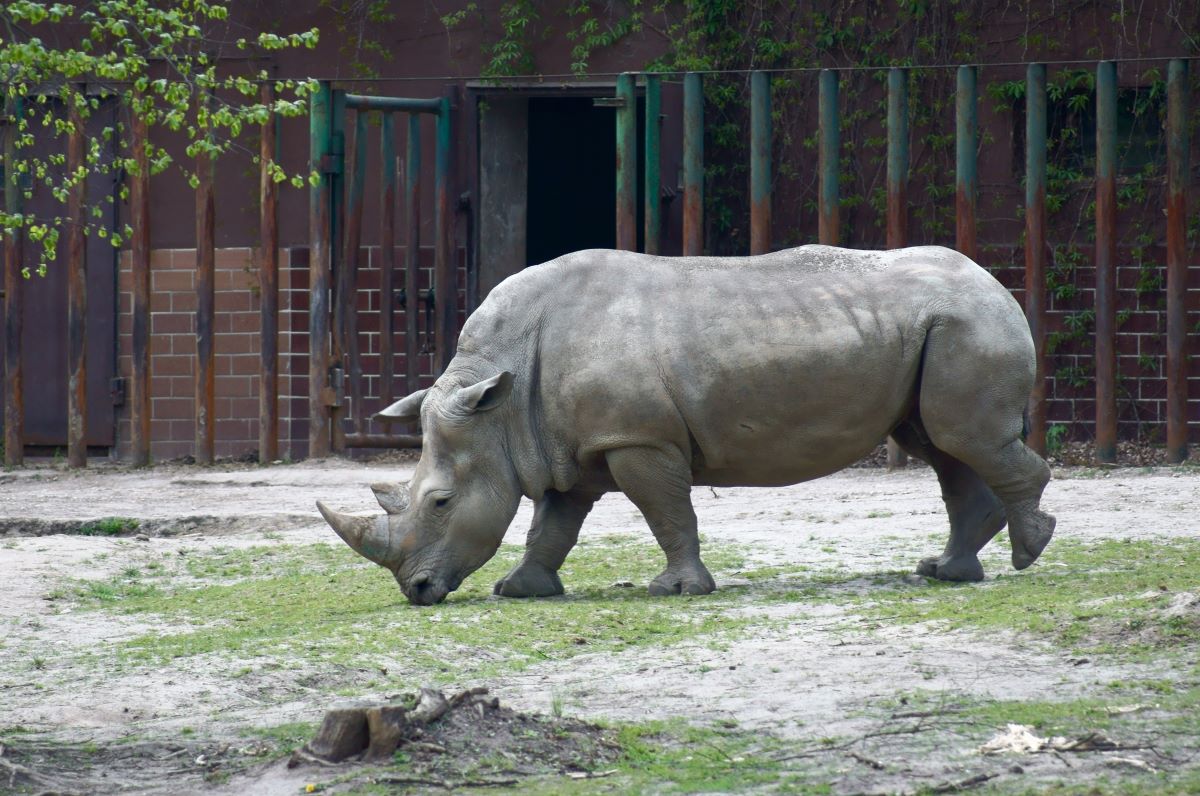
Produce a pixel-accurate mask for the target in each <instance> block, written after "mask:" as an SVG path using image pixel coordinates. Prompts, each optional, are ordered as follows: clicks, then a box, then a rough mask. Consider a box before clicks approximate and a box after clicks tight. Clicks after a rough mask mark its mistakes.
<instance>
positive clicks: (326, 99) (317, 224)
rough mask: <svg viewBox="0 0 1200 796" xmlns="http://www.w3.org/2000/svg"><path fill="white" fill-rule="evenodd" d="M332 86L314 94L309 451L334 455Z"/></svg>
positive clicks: (315, 455) (314, 454) (311, 101)
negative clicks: (330, 402) (329, 401)
mask: <svg viewBox="0 0 1200 796" xmlns="http://www.w3.org/2000/svg"><path fill="white" fill-rule="evenodd" d="M332 99H333V97H332V91H331V89H330V85H329V83H328V82H325V81H322V82H321V83H320V85H319V86H318V88H317V90H316V91H315V92H313V94H312V95H311V96H310V98H309V164H308V165H309V170H310V171H312V172H314V173H315V174H316V175H317V179H316V181H315V183H316V184H314V185H312V186H311V187H310V188H309V192H308V217H309V221H308V236H309V238H308V291H309V294H308V346H309V349H308V415H309V426H308V455H309V456H310V457H312V458H320V457H323V456H328V455H329V451H330V439H329V408H328V406H327V405H326V401H325V398H326V395H327V387H328V382H329V372H328V369H329V275H330V267H331V263H330V234H331V232H332V229H331V228H332V223H333V222H332V207H331V204H332V192H331V191H330V179H329V172H328V171H327V169H328V168H330V167H331V164H330V163H329V162H328V159H329V158H331V157H332V152H331V151H330V150H331V146H330V125H329V115H330V110H331V109H330V105H331V104H332Z"/></svg>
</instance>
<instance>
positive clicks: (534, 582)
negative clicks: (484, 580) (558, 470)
mask: <svg viewBox="0 0 1200 796" xmlns="http://www.w3.org/2000/svg"><path fill="white" fill-rule="evenodd" d="M599 498H600V496H599V495H597V494H592V493H584V492H556V491H554V490H550V491H548V492H546V493H545V494H544V495H542V498H541V499H540V500H538V501H537V503H536V504H535V505H534V508H533V523H532V524H531V525H530V526H529V534H528V535H527V536H526V538H525V557H524V558H522V559H521V563H519V564H517V565H516V566H515V567H513V569H512V571H511V572H509V573H508V574H507V575H505V576H504V577H503V578H501V579H500V580H498V581H497V582H496V585H495V586H494V587H493V588H492V593H493V594H499V595H500V596H502V597H553V596H555V595H558V594H562V593H563V585H562V581H561V580H560V579H559V577H558V570H559V568H560V567H562V565H563V561H565V560H566V558H567V554H568V553H570V552H571V548H572V547H574V546H575V542H576V541H578V539H579V529H580V528H581V527H582V526H583V521H584V519H585V518H586V517H587V515H588V512H589V511H591V510H592V506H594V505H595V504H596V501H597V500H598V499H599Z"/></svg>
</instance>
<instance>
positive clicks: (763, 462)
mask: <svg viewBox="0 0 1200 796" xmlns="http://www.w3.org/2000/svg"><path fill="white" fill-rule="evenodd" d="M1033 378H1034V349H1033V343H1032V341H1031V338H1030V334H1029V328H1028V326H1027V325H1026V322H1025V316H1024V314H1023V313H1022V311H1021V308H1020V307H1019V306H1018V304H1017V302H1016V301H1014V300H1013V298H1012V296H1010V295H1009V293H1008V291H1007V290H1005V289H1004V287H1003V286H1001V285H1000V284H999V283H998V282H996V280H995V279H993V278H992V277H991V276H990V275H989V274H988V273H987V272H986V271H984V270H983V269H981V268H980V267H979V266H977V265H976V264H975V263H973V262H971V261H970V260H969V259H967V258H966V257H964V256H963V255H961V254H958V253H957V252H954V251H951V250H949V249H943V248H938V247H920V248H910V249H901V250H896V251H889V252H872V251H852V250H848V249H837V248H831V247H827V246H804V247H801V248H797V249H791V250H787V251H781V252H776V253H774V254H768V255H763V256H760V257H747V258H710V257H676V258H668V257H652V256H646V255H641V254H633V253H627V252H617V251H582V252H576V253H574V254H569V255H566V256H564V257H560V258H559V259H557V260H554V261H552V262H549V263H546V264H544V265H539V266H536V267H533V268H528V269H526V270H524V271H522V272H521V273H519V274H517V275H515V276H513V277H511V278H509V279H507V280H505V281H504V282H503V283H502V284H501V285H500V286H499V287H497V288H496V289H495V290H494V291H493V292H492V293H491V295H489V296H488V298H487V300H486V301H485V302H484V303H483V305H482V306H481V307H480V308H479V309H478V310H477V311H476V312H475V313H474V314H473V315H472V316H471V318H470V319H469V320H468V321H467V324H466V326H465V327H464V329H463V332H462V337H461V339H460V340H459V346H458V352H457V354H456V356H455V357H454V360H453V361H452V362H451V363H450V367H449V368H448V369H447V371H446V372H445V374H443V375H442V377H441V378H439V379H438V380H437V383H436V384H435V385H434V386H433V387H431V388H430V389H428V390H423V391H421V392H418V393H415V394H413V395H410V396H408V397H407V398H404V399H402V400H400V401H398V402H397V403H396V404H394V405H393V406H391V407H389V408H388V409H387V410H385V411H384V412H383V413H382V414H383V415H385V416H388V417H392V418H395V419H397V420H415V419H416V418H417V417H418V414H419V417H420V420H421V425H422V428H423V429H424V434H425V444H424V450H423V452H422V454H421V460H420V463H419V464H418V465H417V469H416V472H415V474H414V476H413V479H412V481H411V483H410V484H409V486H408V488H407V489H406V488H404V487H388V486H377V487H376V493H377V495H378V496H379V498H380V503H381V504H383V506H384V508H385V510H386V511H387V512H388V513H387V514H384V515H382V516H380V517H377V518H375V519H368V518H363V517H352V516H347V515H341V514H337V513H335V512H332V511H329V510H328V509H326V508H325V507H324V506H321V505H320V504H318V506H319V507H320V508H321V511H322V513H323V514H324V516H325V518H326V519H327V520H328V521H329V523H330V524H331V525H332V526H333V527H334V529H335V530H337V532H338V533H339V534H340V535H341V536H342V538H343V539H345V540H346V541H347V542H348V543H349V544H350V545H351V547H353V548H354V549H355V550H357V551H358V552H360V553H361V554H363V555H364V556H366V557H367V558H370V559H371V560H373V561H375V562H377V563H379V564H381V565H383V566H385V567H387V568H388V569H390V570H391V571H392V572H393V573H394V574H395V577H396V580H397V582H398V583H399V584H400V588H401V589H403V591H404V593H405V595H407V597H408V599H409V600H410V601H411V602H413V603H417V604H422V605H429V604H432V603H436V602H439V601H441V600H442V599H444V598H445V596H446V595H447V594H448V593H449V592H451V591H453V590H454V589H456V588H457V587H458V586H459V584H460V583H462V581H463V579H464V578H465V577H467V575H469V574H470V573H471V572H473V571H474V570H476V569H478V568H479V567H480V566H482V565H483V564H484V563H485V562H486V561H487V560H488V559H489V558H491V557H492V555H493V554H494V553H495V552H496V549H497V547H498V546H499V545H500V541H501V539H502V538H503V536H504V533H505V531H506V530H507V528H508V526H509V523H510V522H511V521H512V519H513V516H514V514H515V513H516V510H517V504H518V502H519V501H520V498H521V496H522V495H525V496H527V497H529V498H531V499H532V500H533V501H535V504H536V506H535V511H534V519H533V526H532V528H530V530H529V536H528V542H527V547H526V551H525V556H524V559H523V560H522V561H521V563H520V564H518V565H517V566H516V567H515V568H514V569H513V570H512V571H511V572H509V573H508V575H506V576H505V577H504V579H502V580H501V581H500V582H499V583H497V584H496V587H495V591H496V593H497V594H502V595H505V596H510V597H531V596H545V595H552V594H561V593H562V591H563V587H562V583H561V582H560V581H559V578H558V574H557V572H558V569H559V567H561V566H562V563H563V560H564V559H565V558H566V556H567V553H568V552H569V551H570V550H571V547H572V546H573V545H574V544H575V542H576V539H577V537H578V534H579V528H580V526H581V525H582V523H583V520H584V518H585V517H586V516H587V514H588V511H589V510H590V509H591V507H592V505H593V504H594V503H595V501H596V500H597V499H598V498H599V497H600V496H601V495H602V494H604V493H605V492H613V491H618V490H619V491H622V492H624V493H625V494H626V496H628V497H629V499H630V500H631V501H633V503H634V504H635V505H636V506H637V507H638V508H639V509H640V510H641V512H642V514H643V516H645V518H646V522H647V523H649V525H650V529H651V530H652V531H653V532H654V536H655V538H656V539H657V540H658V543H659V545H660V546H661V547H662V550H663V552H664V553H665V554H666V560H667V565H666V569H664V570H663V572H662V574H661V575H659V576H658V577H656V578H655V579H654V580H653V581H652V582H651V583H650V593H651V594H677V593H681V592H682V593H684V594H704V593H707V592H711V591H712V590H713V589H714V587H715V586H714V583H713V579H712V576H711V575H710V574H709V572H708V570H707V569H706V568H705V566H704V564H703V563H702V562H701V560H700V545H699V540H698V538H697V531H696V515H695V512H694V511H693V510H692V504H691V499H690V490H691V488H692V487H693V486H696V485H708V486H777V485H783V484H794V483H797V482H800V481H806V480H808V479H811V478H818V477H820V476H823V475H826V474H828V473H832V472H834V471H836V470H839V469H841V468H843V467H846V466H847V465H849V464H851V463H853V462H854V461H856V460H858V459H859V458H861V457H862V456H863V455H864V454H866V453H868V452H870V451H871V450H872V449H873V448H874V447H875V446H876V445H877V444H878V443H879V441H880V440H881V439H883V438H884V437H885V436H887V435H889V434H891V435H892V436H893V438H894V439H895V440H896V441H897V442H898V443H899V444H900V445H901V447H903V448H904V449H905V450H906V451H908V453H909V454H910V455H912V456H915V457H917V458H919V459H923V460H925V461H927V462H929V463H930V464H931V465H932V466H933V468H934V469H935V470H936V472H937V475H938V479H939V481H940V482H941V487H942V495H943V498H944V499H945V503H946V510H947V512H948V514H949V517H950V540H949V542H948V543H947V545H946V549H945V551H944V552H943V553H942V554H941V555H940V556H933V557H930V558H926V559H924V560H922V561H921V562H920V564H919V565H918V567H917V571H918V572H920V573H921V574H924V575H929V576H932V577H935V578H941V579H945V580H979V579H980V578H982V577H983V568H982V567H981V566H980V563H979V559H978V557H977V555H976V554H977V553H978V551H979V550H980V548H982V547H983V546H984V545H985V544H987V542H988V541H989V540H990V539H991V538H992V537H993V536H994V535H995V534H996V533H998V532H999V531H1000V529H1001V528H1003V527H1004V526H1005V523H1006V522H1007V524H1008V528H1009V537H1010V539H1011V542H1012V561H1013V566H1015V567H1016V568H1017V569H1023V568H1025V567H1027V566H1029V565H1030V564H1031V563H1033V561H1034V560H1035V559H1036V558H1037V557H1038V555H1039V554H1040V553H1041V552H1042V549H1043V548H1044V547H1045V546H1046V543H1047V542H1049V540H1050V537H1051V534H1052V533H1053V530H1054V518H1053V517H1051V516H1050V515H1048V514H1045V513H1043V512H1041V511H1039V510H1038V503H1039V500H1040V498H1041V495H1042V490H1043V489H1044V487H1045V486H1046V483H1047V481H1048V480H1049V478H1050V470H1049V468H1048V467H1047V466H1046V463H1045V462H1044V461H1043V460H1042V459H1041V458H1040V457H1039V456H1037V454H1035V453H1033V452H1032V451H1031V450H1030V449H1029V448H1027V447H1025V445H1024V443H1023V442H1022V417H1023V411H1024V408H1025V403H1026V400H1027V398H1028V397H1029V393H1030V389H1031V387H1032V384H1033Z"/></svg>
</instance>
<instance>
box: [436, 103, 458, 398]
mask: <svg viewBox="0 0 1200 796" xmlns="http://www.w3.org/2000/svg"><path fill="white" fill-rule="evenodd" d="M451 91H452V89H451ZM451 112H452V109H451V104H450V93H449V92H447V94H446V95H445V96H443V97H442V108H441V110H440V111H438V115H437V149H436V152H435V155H434V186H433V201H434V204H433V208H434V222H433V226H434V230H435V233H436V235H437V240H436V246H435V248H434V252H433V292H434V311H433V315H434V323H433V332H434V348H435V355H434V375H435V376H440V375H441V374H442V373H443V372H444V371H445V370H446V367H447V366H449V364H450V360H451V359H453V358H454V351H455V348H456V347H457V337H458V279H457V274H458V252H457V251H455V249H454V196H452V193H453V189H452V186H453V176H452V171H453V168H454V163H453V157H454V152H453V149H452V147H451V143H452V141H453V138H452V132H451V117H450V114H451Z"/></svg>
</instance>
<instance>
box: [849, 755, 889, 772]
mask: <svg viewBox="0 0 1200 796" xmlns="http://www.w3.org/2000/svg"><path fill="white" fill-rule="evenodd" d="M850 756H851V757H853V758H854V759H855V760H857V761H858V762H860V763H862V764H864V765H868V766H870V767H871V768H873V769H875V770H876V771H883V770H884V769H886V768H887V766H885V765H884V764H883V763H880V762H879V761H878V760H872V759H871V758H869V757H867V756H866V755H861V754H859V753H858V752H851V753H850Z"/></svg>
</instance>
